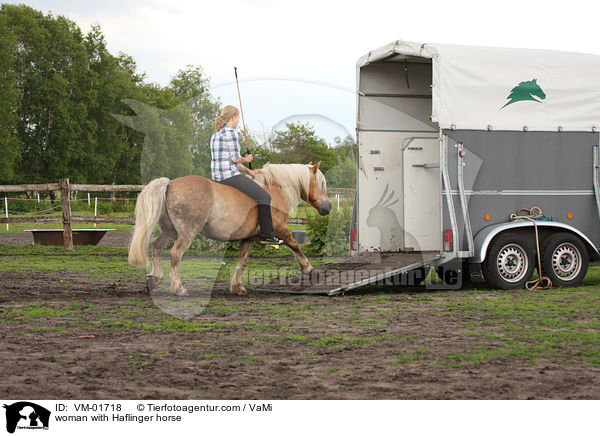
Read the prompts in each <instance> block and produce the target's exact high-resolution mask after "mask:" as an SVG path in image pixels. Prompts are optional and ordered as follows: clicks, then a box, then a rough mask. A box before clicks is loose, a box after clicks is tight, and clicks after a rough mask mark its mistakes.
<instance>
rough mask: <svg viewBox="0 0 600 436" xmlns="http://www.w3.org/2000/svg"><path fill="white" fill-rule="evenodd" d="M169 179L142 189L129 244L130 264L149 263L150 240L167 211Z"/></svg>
mask: <svg viewBox="0 0 600 436" xmlns="http://www.w3.org/2000/svg"><path fill="white" fill-rule="evenodd" d="M168 186H169V179H167V178H166V177H161V178H160V179H154V180H152V181H151V182H150V183H148V184H147V185H146V186H144V189H142V192H140V195H138V198H137V203H136V205H135V228H134V229H133V235H132V237H131V241H130V242H129V259H128V260H129V263H130V264H131V265H133V266H139V267H145V266H146V264H147V262H148V253H147V247H148V240H149V239H150V235H151V234H152V231H153V230H154V227H155V226H156V223H158V220H159V219H160V216H161V215H162V214H163V213H164V211H165V203H166V202H165V200H166V198H167V196H166V192H167V187H168Z"/></svg>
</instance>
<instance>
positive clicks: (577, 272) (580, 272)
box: [540, 233, 589, 287]
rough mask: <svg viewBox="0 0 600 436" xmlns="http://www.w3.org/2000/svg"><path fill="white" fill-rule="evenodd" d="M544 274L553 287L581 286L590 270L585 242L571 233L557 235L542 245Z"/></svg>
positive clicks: (549, 237)
mask: <svg viewBox="0 0 600 436" xmlns="http://www.w3.org/2000/svg"><path fill="white" fill-rule="evenodd" d="M540 252H541V255H542V273H543V274H544V275H545V276H546V277H548V278H549V279H550V280H551V281H552V285H553V286H558V287H562V286H579V285H580V284H581V282H583V279H584V278H585V275H586V274H587V269H588V265H589V262H588V254H587V250H586V248H585V245H584V244H583V242H581V239H579V238H578V237H577V236H575V235H573V234H571V233H555V234H554V235H551V236H548V238H546V239H545V240H544V242H543V243H542V247H541V250H540Z"/></svg>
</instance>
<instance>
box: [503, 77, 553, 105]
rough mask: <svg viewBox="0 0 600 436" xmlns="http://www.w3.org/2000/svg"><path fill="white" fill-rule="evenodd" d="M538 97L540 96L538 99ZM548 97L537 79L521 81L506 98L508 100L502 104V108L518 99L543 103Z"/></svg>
mask: <svg viewBox="0 0 600 436" xmlns="http://www.w3.org/2000/svg"><path fill="white" fill-rule="evenodd" d="M536 97H538V98H539V100H538V99H536ZM545 98H546V94H545V93H544V91H542V88H540V85H538V84H537V79H533V80H530V81H529V82H521V83H519V84H518V85H517V86H515V87H514V88H513V89H512V90H511V91H510V94H509V95H508V97H506V99H507V100H508V102H507V103H506V104H505V105H504V106H502V107H501V108H500V109H501V110H502V109H504V108H505V107H506V106H508V105H509V104H513V103H516V102H517V101H525V100H530V101H537V102H538V103H541V102H542V100H544V99H545Z"/></svg>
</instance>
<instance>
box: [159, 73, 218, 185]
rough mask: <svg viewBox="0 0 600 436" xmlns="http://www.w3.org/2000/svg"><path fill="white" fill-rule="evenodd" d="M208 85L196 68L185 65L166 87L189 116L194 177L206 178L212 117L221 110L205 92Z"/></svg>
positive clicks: (207, 91) (207, 81)
mask: <svg viewBox="0 0 600 436" xmlns="http://www.w3.org/2000/svg"><path fill="white" fill-rule="evenodd" d="M209 87H210V82H209V80H208V78H207V77H206V76H205V75H204V72H203V71H202V68H201V67H199V66H192V65H188V66H186V68H185V69H183V70H179V71H178V72H177V74H175V76H174V77H173V78H172V79H171V82H170V84H169V88H170V89H171V90H172V91H173V92H174V94H175V96H176V97H177V98H178V99H179V101H181V102H182V103H183V104H185V105H187V106H188V108H189V110H190V113H191V122H192V129H193V134H192V140H191V142H190V150H191V152H192V154H193V163H194V170H193V171H194V174H198V175H201V176H205V177H210V161H211V155H210V138H211V136H212V134H213V133H214V131H215V128H214V122H215V118H216V117H217V116H218V115H219V113H220V111H221V107H220V102H219V100H217V99H215V98H214V97H213V96H212V95H211V94H210V92H209Z"/></svg>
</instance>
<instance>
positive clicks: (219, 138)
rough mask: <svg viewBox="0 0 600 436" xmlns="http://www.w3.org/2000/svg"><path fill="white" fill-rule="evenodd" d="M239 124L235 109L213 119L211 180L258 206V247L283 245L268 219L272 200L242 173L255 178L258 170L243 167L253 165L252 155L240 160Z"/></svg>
mask: <svg viewBox="0 0 600 436" xmlns="http://www.w3.org/2000/svg"><path fill="white" fill-rule="evenodd" d="M239 121H240V111H239V110H238V108H236V107H235V106H225V108H223V110H222V111H221V115H219V116H218V117H217V118H216V119H215V133H213V135H212V137H211V138H210V153H211V157H212V159H211V162H210V170H211V175H212V179H213V180H214V181H215V182H219V183H222V184H224V185H229V186H233V187H234V188H236V189H238V190H240V191H242V192H243V193H244V194H246V195H247V196H248V197H250V198H252V199H253V200H254V201H256V203H257V204H258V224H259V226H260V235H259V242H260V243H261V244H275V245H278V244H283V241H282V240H281V239H279V238H278V237H277V236H275V233H274V231H273V221H272V219H271V196H270V195H269V193H268V192H267V191H265V190H264V189H263V188H261V187H260V186H259V185H258V184H257V183H255V182H253V181H252V180H250V179H249V178H248V177H246V176H244V175H243V174H242V173H241V172H240V170H241V171H243V172H245V173H248V174H250V175H251V176H252V177H255V176H256V175H257V174H260V170H251V169H249V168H247V167H245V166H244V165H243V164H244V163H249V162H252V159H253V157H252V155H251V154H247V155H246V156H244V157H242V156H241V154H240V145H239V142H238V138H237V134H236V133H235V129H236V127H237V125H238V123H239Z"/></svg>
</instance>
